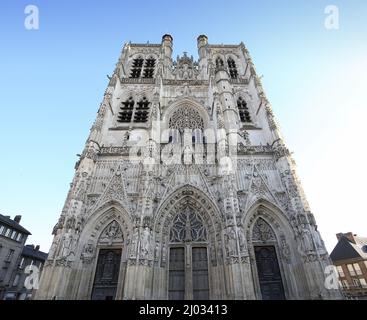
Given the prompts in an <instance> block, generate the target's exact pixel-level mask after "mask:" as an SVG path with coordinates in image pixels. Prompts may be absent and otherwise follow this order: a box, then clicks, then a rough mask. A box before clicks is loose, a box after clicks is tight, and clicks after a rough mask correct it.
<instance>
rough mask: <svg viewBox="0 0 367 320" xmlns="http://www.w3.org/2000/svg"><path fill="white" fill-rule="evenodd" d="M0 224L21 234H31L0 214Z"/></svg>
mask: <svg viewBox="0 0 367 320" xmlns="http://www.w3.org/2000/svg"><path fill="white" fill-rule="evenodd" d="M0 222H1V223H3V224H5V225H7V226H8V227H11V228H13V229H15V230H17V231H20V232H23V233H25V234H28V235H30V234H31V233H30V232H29V231H28V230H27V229H25V228H23V227H22V226H21V225H20V224H19V223H17V222H15V221H14V220H12V219H10V218H8V217H5V216H3V215H2V214H0Z"/></svg>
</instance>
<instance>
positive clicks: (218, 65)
mask: <svg viewBox="0 0 367 320" xmlns="http://www.w3.org/2000/svg"><path fill="white" fill-rule="evenodd" d="M215 66H216V68H217V70H223V69H224V62H223V60H222V59H221V58H219V57H218V58H217V59H216V60H215Z"/></svg>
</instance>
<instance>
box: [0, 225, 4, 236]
mask: <svg viewBox="0 0 367 320" xmlns="http://www.w3.org/2000/svg"><path fill="white" fill-rule="evenodd" d="M4 230H5V227H4V226H0V234H3V232H4Z"/></svg>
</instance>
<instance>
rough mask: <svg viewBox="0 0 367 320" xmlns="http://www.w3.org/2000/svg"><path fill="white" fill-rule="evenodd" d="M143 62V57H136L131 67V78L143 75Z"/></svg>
mask: <svg viewBox="0 0 367 320" xmlns="http://www.w3.org/2000/svg"><path fill="white" fill-rule="evenodd" d="M143 62H144V59H143V58H140V57H139V58H137V59H134V61H133V64H132V68H131V73H130V78H139V77H140V75H141V69H142V68H143Z"/></svg>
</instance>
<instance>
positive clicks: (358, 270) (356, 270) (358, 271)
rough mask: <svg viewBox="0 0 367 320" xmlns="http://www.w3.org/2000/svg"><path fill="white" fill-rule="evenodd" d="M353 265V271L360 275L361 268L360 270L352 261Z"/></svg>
mask: <svg viewBox="0 0 367 320" xmlns="http://www.w3.org/2000/svg"><path fill="white" fill-rule="evenodd" d="M353 267H354V270H355V272H356V274H357V275H361V274H362V270H361V268H360V266H359V264H358V263H353Z"/></svg>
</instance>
